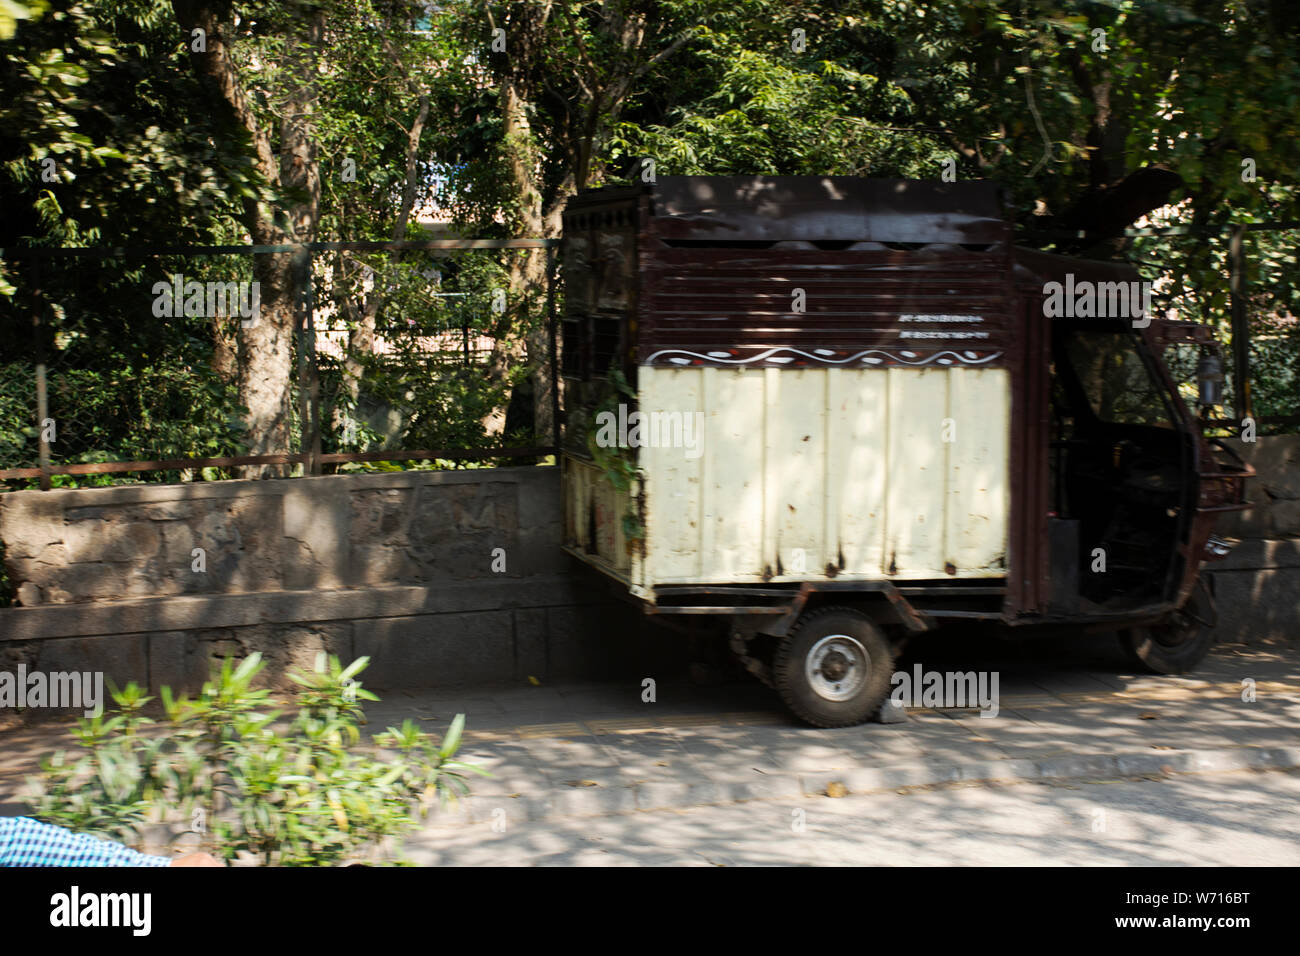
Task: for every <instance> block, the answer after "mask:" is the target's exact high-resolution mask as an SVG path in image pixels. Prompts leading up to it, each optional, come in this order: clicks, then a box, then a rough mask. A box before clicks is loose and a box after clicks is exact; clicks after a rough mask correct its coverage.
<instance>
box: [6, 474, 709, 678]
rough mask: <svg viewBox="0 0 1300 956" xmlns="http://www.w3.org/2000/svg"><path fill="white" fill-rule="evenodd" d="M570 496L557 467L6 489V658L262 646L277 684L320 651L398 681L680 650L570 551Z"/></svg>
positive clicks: (147, 663)
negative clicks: (565, 502) (564, 539)
mask: <svg viewBox="0 0 1300 956" xmlns="http://www.w3.org/2000/svg"><path fill="white" fill-rule="evenodd" d="M560 501H561V499H560V489H559V471H558V469H556V468H553V467H537V468H500V469H491V470H486V469H483V470H469V471H459V472H455V471H452V472H393V473H389V474H380V475H342V476H330V477H323V478H297V479H290V480H283V481H227V482H219V483H198V484H189V485H131V486H120V487H114V488H94V489H78V490H68V491H51V492H40V491H22V492H14V493H10V494H5V495H0V541H3V542H4V545H5V563H6V566H7V571H8V574H9V577H10V580H11V582H12V583H13V585H14V587H15V589H16V591H17V595H18V598H19V602H20V606H18V607H13V608H8V609H0V669H11V668H12V667H13V666H15V665H16V664H17V663H18V662H19V661H24V662H26V663H27V665H28V667H29V669H41V670H68V669H76V670H86V669H94V670H104V671H105V672H106V674H107V676H108V677H110V678H111V679H113V680H114V681H116V682H117V683H118V684H122V683H124V682H126V681H129V680H135V681H137V682H140V683H146V682H147V683H148V684H149V685H150V686H152V687H154V688H157V687H158V686H160V685H162V684H170V685H171V686H173V687H184V688H188V689H197V687H198V685H199V684H201V683H202V681H203V679H204V678H205V677H206V675H207V673H208V668H209V665H210V661H211V659H212V658H214V657H226V656H235V657H239V656H243V655H244V654H246V653H248V652H251V651H254V650H256V651H261V652H262V653H263V654H264V655H265V656H266V658H267V660H268V663H269V668H268V675H269V676H270V678H271V680H272V681H273V682H274V683H282V680H281V678H283V676H284V674H285V673H286V672H287V671H288V670H289V669H291V668H292V667H294V666H308V665H310V663H311V662H312V660H313V659H314V657H315V654H316V653H317V652H318V651H320V650H325V651H329V652H332V653H337V654H339V655H340V656H341V657H344V658H352V657H356V656H360V655H362V654H365V655H368V656H370V657H371V658H372V664H371V668H370V670H369V671H368V672H367V675H366V678H367V683H368V684H369V685H370V686H374V687H378V688H381V689H402V688H415V687H428V686H441V685H446V684H460V683H483V682H493V681H514V680H526V679H527V678H529V677H535V678H537V679H539V680H556V679H568V678H579V677H599V676H612V675H613V674H615V673H623V672H627V671H628V670H629V669H630V670H632V671H643V670H644V669H645V668H647V667H651V668H655V670H654V671H653V672H654V673H663V672H664V670H669V671H671V670H673V669H676V668H679V667H682V666H685V645H684V642H683V641H681V640H680V639H679V638H677V637H676V635H673V634H671V633H667V634H665V633H664V632H663V631H662V630H661V629H660V628H657V627H654V626H653V624H652V623H651V622H650V621H647V620H646V618H645V617H644V615H642V614H641V613H640V612H639V610H638V609H637V608H635V607H633V606H631V605H630V604H626V603H623V602H619V601H616V600H615V599H614V594H615V592H614V590H613V589H612V588H609V587H608V586H606V585H605V583H604V582H603V580H602V579H600V578H599V577H597V576H595V575H594V574H593V573H590V572H588V570H587V569H585V568H582V567H581V566H580V565H579V563H578V562H576V561H574V560H573V559H571V558H569V557H568V556H567V555H566V554H564V552H563V551H561V550H560V547H559V542H560V538H561V534H560V522H561V511H560ZM196 548H201V549H203V552H204V559H205V562H206V568H205V570H201V571H196V570H194V566H195V560H194V557H193V551H194V549H196Z"/></svg>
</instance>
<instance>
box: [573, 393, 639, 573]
mask: <svg viewBox="0 0 1300 956" xmlns="http://www.w3.org/2000/svg"><path fill="white" fill-rule="evenodd" d="M607 379H608V380H609V382H610V384H611V385H612V386H613V387H612V388H611V389H610V391H609V394H608V395H606V396H605V398H604V399H603V400H602V401H601V402H600V403H599V404H598V405H597V406H596V408H595V410H594V411H593V412H592V416H591V429H590V431H589V432H588V434H587V450H588V452H590V454H591V460H592V462H593V463H594V464H595V466H596V467H597V468H599V469H600V470H601V472H602V473H603V474H604V475H605V478H606V480H608V481H609V483H610V486H611V487H613V489H614V490H615V491H617V492H619V493H620V494H625V495H627V496H628V504H627V511H626V512H625V513H624V514H623V517H622V527H623V537H624V538H626V539H627V542H628V546H629V547H633V548H634V547H637V546H638V544H639V543H640V542H642V541H644V540H645V522H644V521H643V520H642V518H641V505H642V501H641V499H640V496H639V495H638V494H636V490H637V482H638V481H640V479H641V470H640V468H639V466H638V464H637V451H636V449H635V448H625V447H623V446H621V445H619V444H618V443H617V442H615V443H614V444H612V445H603V444H601V443H600V442H599V441H598V440H597V439H598V437H599V431H600V429H599V427H598V426H597V422H598V420H599V419H600V418H601V417H602V416H603V415H605V414H611V415H613V416H614V418H615V420H617V419H618V417H619V415H618V408H619V405H627V406H629V412H628V414H629V415H630V414H631V409H633V408H635V405H636V390H635V389H633V388H632V386H631V385H630V384H629V383H628V380H627V377H626V376H625V375H624V374H623V373H622V371H620V370H619V369H617V368H611V369H610V370H609V374H608V375H607Z"/></svg>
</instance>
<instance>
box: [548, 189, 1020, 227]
mask: <svg viewBox="0 0 1300 956" xmlns="http://www.w3.org/2000/svg"><path fill="white" fill-rule="evenodd" d="M642 191H644V192H648V193H649V194H650V197H651V217H652V219H651V228H652V229H653V230H654V231H655V233H657V234H658V235H659V236H660V237H662V238H665V239H678V240H713V241H721V242H734V241H783V240H807V241H814V242H815V241H818V240H823V241H826V240H829V241H843V242H864V241H874V242H909V243H911V242H915V243H933V242H949V243H967V244H988V243H997V242H1003V241H1007V240H1009V239H1010V227H1009V225H1008V223H1007V222H1006V219H1005V217H1004V214H1003V201H1002V191H1001V187H999V186H998V185H997V184H996V183H991V182H955V183H944V182H933V181H929V180H914V179H865V178H862V177H857V176H659V177H658V178H657V179H656V181H655V182H654V183H652V184H649V185H648V186H645V187H643V189H642V190H637V191H636V192H642ZM632 194H633V191H632V190H627V189H621V190H620V189H613V190H592V191H589V192H586V193H582V194H580V195H579V196H576V197H574V199H573V200H571V207H573V208H578V207H582V206H586V205H588V204H598V203H600V202H602V201H605V200H607V199H608V200H614V199H625V198H627V197H628V196H629V195H632Z"/></svg>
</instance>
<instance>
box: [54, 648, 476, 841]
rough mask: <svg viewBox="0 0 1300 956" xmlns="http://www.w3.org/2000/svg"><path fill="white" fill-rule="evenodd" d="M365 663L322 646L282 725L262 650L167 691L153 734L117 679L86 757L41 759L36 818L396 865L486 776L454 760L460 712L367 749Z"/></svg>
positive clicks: (385, 736)
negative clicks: (263, 683) (194, 691)
mask: <svg viewBox="0 0 1300 956" xmlns="http://www.w3.org/2000/svg"><path fill="white" fill-rule="evenodd" d="M368 663H369V660H368V658H365V657H362V658H359V659H357V660H356V661H354V662H352V663H351V664H349V665H348V666H346V667H344V666H343V665H341V664H340V662H339V660H338V658H336V657H334V656H328V657H327V656H326V655H325V654H323V653H322V654H319V655H317V659H316V664H315V668H314V669H313V670H312V671H310V672H307V673H294V674H292V675H291V677H292V678H293V680H294V681H296V682H297V683H298V684H299V685H300V686H301V688H302V689H301V690H300V691H299V692H298V693H297V695H296V696H295V698H294V700H293V702H292V705H291V707H290V708H289V713H290V714H291V717H288V718H287V720H286V719H282V715H283V714H284V713H285V712H284V711H282V710H281V709H278V708H275V702H274V701H273V700H272V699H271V695H270V693H269V692H268V691H266V690H264V689H255V688H254V681H255V679H256V677H257V675H258V673H259V672H260V671H261V670H262V668H263V666H264V664H263V662H262V660H261V655H260V654H252V655H250V656H248V657H247V658H245V659H244V660H243V661H241V662H240V663H239V665H238V666H235V665H234V664H233V663H232V662H231V661H230V660H229V659H227V660H226V661H224V662H223V664H222V665H221V667H220V670H219V671H218V672H217V674H216V675H215V676H214V678H213V679H212V680H211V681H209V682H208V683H206V684H204V686H203V690H202V692H201V693H200V694H199V696H198V697H197V698H196V699H194V700H189V699H188V698H186V697H184V696H182V697H180V698H177V697H175V696H173V694H172V693H171V691H170V690H169V689H168V688H163V690H162V692H161V704H162V709H163V721H162V725H161V726H160V727H158V728H156V730H151V729H150V728H151V727H152V725H154V721H153V720H152V719H150V718H149V717H147V716H145V714H144V711H145V708H146V705H147V704H149V703H150V701H152V700H153V698H151V697H147V696H145V694H144V693H143V691H141V689H140V688H139V687H138V686H136V685H135V684H134V683H132V684H128V685H127V686H126V687H125V688H124V689H122V690H118V689H117V688H112V690H111V693H112V698H113V701H114V703H115V704H116V705H117V713H116V714H115V715H113V716H111V717H105V716H102V715H101V716H96V717H92V718H83V719H81V720H79V721H78V726H77V730H76V736H77V739H78V742H79V743H80V744H81V747H82V748H83V751H84V752H83V753H82V754H81V755H80V756H77V755H75V754H74V755H69V754H67V753H64V752H59V753H56V754H54V755H53V756H51V757H49V758H47V759H46V760H45V761H43V763H42V770H43V775H42V777H41V778H40V779H39V780H33V781H32V783H33V786H34V788H35V796H34V804H33V805H34V808H35V811H36V813H35V815H36V816H38V817H39V818H41V819H43V820H47V821H49V822H51V823H56V824H59V825H61V826H65V827H68V828H70V829H74V830H77V831H80V832H88V833H95V834H98V835H101V836H104V837H108V838H111V839H116V840H119V841H122V842H127V843H136V842H139V839H140V833H141V830H142V828H143V827H145V826H146V825H149V824H151V823H157V822H164V823H175V822H177V821H186V822H188V823H189V824H190V827H191V829H192V830H197V831H198V832H200V833H201V834H202V835H203V836H202V841H201V842H202V845H203V847H204V848H205V849H208V850H209V851H210V852H212V853H213V854H215V855H218V856H220V857H223V858H225V859H233V858H234V857H235V856H236V855H237V854H238V853H240V852H241V851H242V852H245V853H250V854H253V855H255V856H256V857H257V858H258V859H259V860H260V861H261V862H262V863H264V864H266V865H279V866H319V865H338V864H340V863H345V862H348V861H352V860H357V859H362V858H374V859H380V860H390V859H392V858H393V856H394V853H395V844H396V843H397V842H398V841H399V840H400V838H401V837H402V835H403V834H405V833H408V832H409V831H410V830H412V829H413V828H414V827H415V826H416V825H417V824H418V820H419V818H420V817H421V816H422V815H423V814H424V813H425V812H427V810H428V809H429V807H430V806H432V805H433V804H434V803H435V802H436V801H438V800H439V799H441V800H444V801H445V800H448V799H454V798H455V797H457V796H464V795H466V794H467V793H468V792H469V787H468V783H467V781H466V775H467V774H469V773H479V774H485V775H486V772H485V771H483V770H481V769H479V768H478V767H475V766H473V765H470V764H466V763H463V762H461V761H458V760H456V759H455V756H456V751H457V750H458V749H459V746H460V742H461V737H462V734H463V732H464V726H465V717H464V715H463V714H458V715H457V716H456V718H455V720H453V721H452V724H451V726H450V728H449V729H448V731H447V733H446V735H445V736H444V737H443V739H442V741H441V742H435V741H434V740H433V738H432V737H431V736H430V735H429V734H426V733H424V732H422V731H421V730H420V729H419V728H418V727H417V726H416V725H415V724H414V723H413V722H412V721H410V720H407V721H405V722H403V724H402V726H401V727H389V728H388V729H387V731H386V732H384V733H382V734H378V735H376V736H375V738H374V740H375V743H376V744H377V745H378V746H379V747H381V748H384V752H380V753H373V752H371V751H370V750H368V749H365V748H359V745H360V744H361V731H360V725H361V724H362V723H363V722H364V715H363V712H362V705H361V702H362V701H367V700H370V701H373V700H378V698H377V697H376V696H375V695H374V694H373V693H371V692H370V691H367V690H365V689H363V688H362V687H361V685H360V684H359V683H358V682H357V680H356V676H357V675H358V674H359V673H360V672H361V671H362V670H364V669H365V667H366V666H367V664H368Z"/></svg>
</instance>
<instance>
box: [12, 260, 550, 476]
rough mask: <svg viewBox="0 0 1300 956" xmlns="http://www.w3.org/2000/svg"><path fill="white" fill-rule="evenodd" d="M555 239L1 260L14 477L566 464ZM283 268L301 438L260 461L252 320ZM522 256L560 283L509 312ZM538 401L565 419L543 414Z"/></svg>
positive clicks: (287, 424) (291, 402)
mask: <svg viewBox="0 0 1300 956" xmlns="http://www.w3.org/2000/svg"><path fill="white" fill-rule="evenodd" d="M556 245H557V242H556V241H554V240H546V239H513V240H500V239H497V240H491V239H479V240H473V239H437V240H425V241H405V242H337V243H309V244H302V245H286V246H209V247H194V246H189V247H186V246H177V247H151V248H98V249H23V250H15V249H5V250H0V258H3V259H4V260H6V262H7V264H8V272H9V280H10V282H11V283H12V284H13V285H14V286H15V287H16V290H17V291H16V293H15V294H14V295H12V296H9V297H3V298H0V342H2V343H3V349H2V350H0V481H3V482H4V484H5V486H7V487H9V488H16V487H31V486H33V485H39V487H42V488H49V487H53V486H59V485H63V484H69V483H82V484H84V483H111V482H115V481H121V480H124V479H122V478H120V477H119V478H112V477H109V476H113V475H119V476H120V475H124V474H129V475H132V476H134V478H133V479H125V480H138V479H139V478H141V477H148V478H150V479H152V480H161V481H187V480H196V479H208V480H211V479H218V478H226V477H236V476H239V475H240V474H241V473H247V472H246V469H247V468H249V467H252V466H255V467H258V468H265V467H267V466H272V467H274V468H276V469H278V471H279V473H282V474H283V473H287V472H289V471H290V470H291V473H293V474H303V475H316V474H323V473H327V472H330V471H334V470H338V469H357V468H366V467H375V466H374V465H373V464H372V463H376V462H404V463H407V464H406V465H404V466H402V467H410V466H411V464H410V463H426V462H427V464H423V465H416V466H417V467H457V466H460V465H464V464H466V463H470V462H507V461H516V462H525V461H528V460H530V459H532V460H536V459H539V458H542V457H544V456H546V455H549V454H552V453H553V452H554V445H555V438H554V434H553V427H552V423H553V422H554V421H558V395H557V394H556V393H555V388H554V386H553V384H552V383H553V382H554V381H555V375H554V370H555V368H556V367H557V363H556V361H555V358H556V355H555V353H556V344H555V326H556V323H555V314H554V310H555V296H554V274H555V246H556ZM268 255H288V256H291V257H293V263H294V270H295V271H294V273H293V274H294V279H295V283H296V286H295V298H294V316H293V326H294V327H293V329H292V342H291V343H289V344H288V352H287V355H288V360H289V361H290V362H291V363H292V368H291V369H288V370H284V371H288V374H289V380H290V383H289V388H288V389H287V391H286V392H285V394H284V402H283V405H284V407H283V409H282V412H283V415H282V425H281V427H282V429H283V441H281V442H279V443H278V444H279V447H276V448H274V449H271V450H267V449H265V448H264V449H262V452H263V453H260V454H248V453H247V448H246V447H245V446H244V436H243V434H242V428H241V420H242V415H241V413H242V408H241V406H240V404H239V397H240V396H239V394H238V389H237V388H236V386H235V385H234V384H233V381H234V378H235V375H234V372H235V371H236V370H237V369H238V367H239V365H240V363H241V361H244V360H246V359H247V356H241V354H240V349H241V347H245V348H246V345H245V346H241V337H240V335H239V334H238V324H239V323H241V322H248V321H249V320H250V318H249V315H248V313H249V312H250V311H251V310H252V309H253V308H254V307H255V306H256V305H258V304H260V303H257V302H256V300H257V299H258V298H260V296H259V295H258V294H257V290H258V283H257V281H256V279H255V277H254V276H255V270H254V257H256V256H268ZM519 255H544V256H545V258H546V270H545V275H546V282H545V286H546V288H545V290H544V291H539V294H537V295H536V296H533V297H532V299H531V300H528V301H521V302H510V303H507V302H505V296H506V285H507V270H506V263H505V262H504V261H503V259H504V257H507V256H519ZM191 289H195V290H197V291H199V292H200V293H201V294H200V295H199V296H198V298H192V297H191V295H190V290H191ZM191 306H193V308H191ZM525 342H527V343H528V345H524V344H523V343H525ZM539 372H540V373H541V374H538V373H539ZM534 380H536V381H539V382H541V383H542V390H543V391H542V393H536V389H534V393H535V394H534V395H533V396H532V397H531V398H529V400H528V401H525V402H522V403H521V402H519V401H515V402H514V403H512V404H511V405H510V407H509V411H508V413H507V414H506V416H505V421H504V422H501V421H500V419H501V417H502V416H501V414H500V408H501V407H502V406H503V403H504V402H506V401H507V400H508V398H509V396H510V394H511V391H512V389H513V391H514V392H515V393H516V397H518V395H519V394H523V395H524V396H525V397H528V391H529V383H530V382H531V381H534ZM520 386H522V388H521V387H520ZM538 394H540V398H538V397H537V396H538ZM539 402H541V403H546V404H548V405H549V411H550V414H549V415H540V416H535V415H533V414H532V409H533V408H535V407H537V406H538V404H539ZM543 407H545V406H543ZM493 417H495V418H496V419H497V420H498V421H497V423H496V424H497V427H495V428H494V427H493V426H492V425H491V424H489V420H490V419H492V418H493ZM382 467H394V466H391V465H385V466H382Z"/></svg>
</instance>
